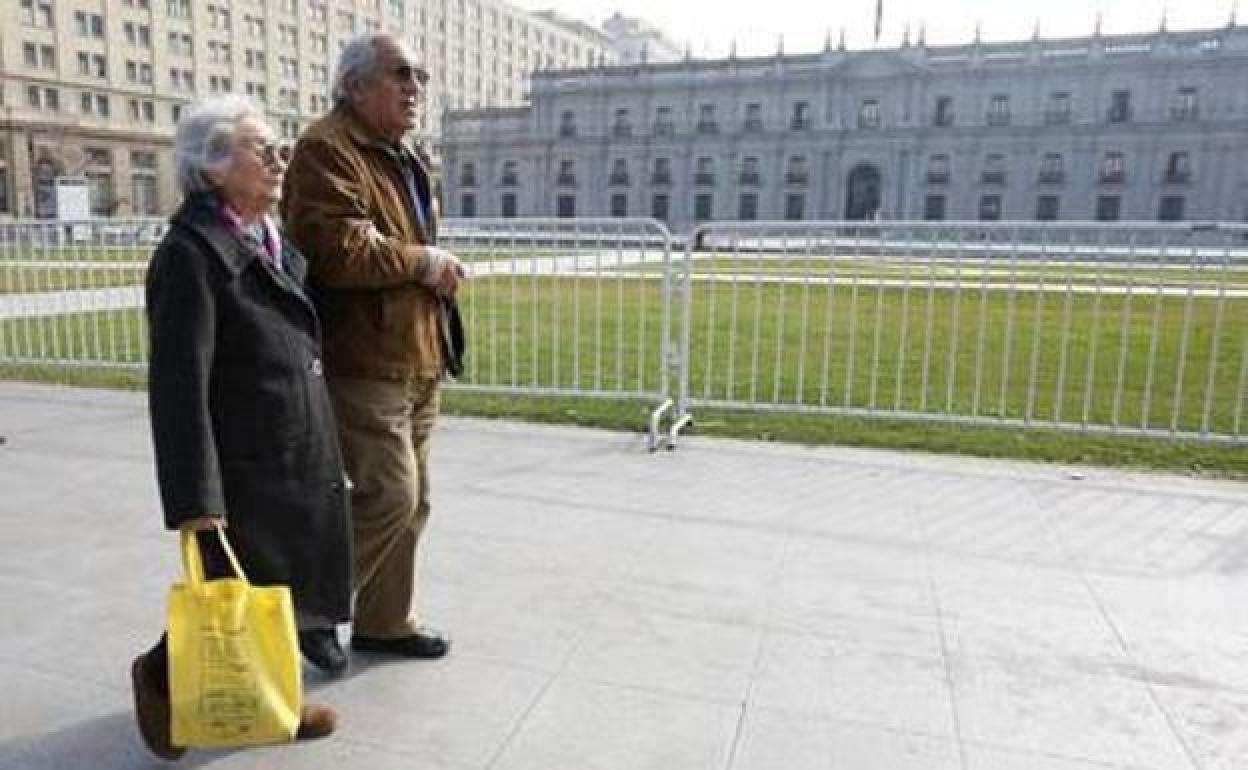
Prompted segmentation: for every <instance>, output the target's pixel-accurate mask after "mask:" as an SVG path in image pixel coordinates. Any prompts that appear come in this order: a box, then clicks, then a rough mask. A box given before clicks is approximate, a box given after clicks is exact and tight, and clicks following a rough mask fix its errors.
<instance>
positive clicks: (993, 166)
mask: <svg viewBox="0 0 1248 770" xmlns="http://www.w3.org/2000/svg"><path fill="white" fill-rule="evenodd" d="M981 181H982V182H983V183H984V184H1005V156H1004V155H1001V154H999V153H989V154H988V155H986V156H984V173H983V177H982V178H981Z"/></svg>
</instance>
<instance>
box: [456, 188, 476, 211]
mask: <svg viewBox="0 0 1248 770" xmlns="http://www.w3.org/2000/svg"><path fill="white" fill-rule="evenodd" d="M459 215H460V216H461V217H475V216H476V215H477V196H475V195H473V194H472V193H464V194H463V195H462V196H460V199H459Z"/></svg>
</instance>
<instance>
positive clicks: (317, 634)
mask: <svg viewBox="0 0 1248 770" xmlns="http://www.w3.org/2000/svg"><path fill="white" fill-rule="evenodd" d="M299 650H300V652H302V653H303V657H305V658H307V659H308V662H309V663H311V664H312V665H314V666H316V667H317V668H319V669H320V670H322V671H324V672H325V673H326V674H331V675H332V674H341V673H342V672H343V671H345V670H346V668H347V654H346V653H345V652H343V650H342V645H340V644H338V634H337V633H336V632H335V631H334V630H333V629H332V628H318V629H316V630H314V631H300V632H299Z"/></svg>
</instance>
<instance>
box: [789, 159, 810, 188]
mask: <svg viewBox="0 0 1248 770" xmlns="http://www.w3.org/2000/svg"><path fill="white" fill-rule="evenodd" d="M809 181H810V170H809V168H808V167H807V164H806V156H805V155H792V156H790V157H789V162H788V165H787V166H786V167H785V171H784V183H785V184H794V185H804V184H806V183H808V182H809Z"/></svg>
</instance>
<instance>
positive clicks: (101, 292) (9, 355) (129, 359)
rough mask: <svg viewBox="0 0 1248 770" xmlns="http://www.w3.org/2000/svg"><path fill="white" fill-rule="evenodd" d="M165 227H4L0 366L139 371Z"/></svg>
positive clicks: (0, 235)
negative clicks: (149, 289)
mask: <svg viewBox="0 0 1248 770" xmlns="http://www.w3.org/2000/svg"><path fill="white" fill-rule="evenodd" d="M166 227H167V223H166V222H165V220H163V219H126V220H92V221H85V222H48V221H42V220H41V221H20V222H12V223H3V224H0V363H7V364H38V365H60V366H84V365H85V366H101V367H117V366H120V367H139V366H141V365H142V364H143V363H144V362H145V361H146V360H147V334H146V328H145V326H144V321H143V280H144V274H145V271H146V269H147V263H148V261H149V259H150V258H151V253H152V250H153V248H155V245H156V244H157V243H159V242H160V239H161V238H162V237H163V236H164V233H165V229H166Z"/></svg>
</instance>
